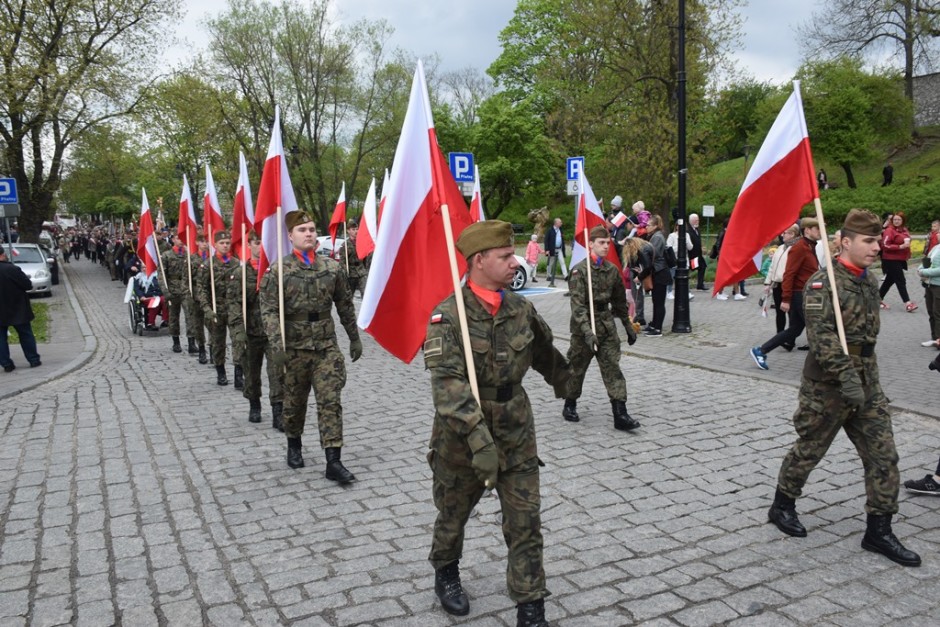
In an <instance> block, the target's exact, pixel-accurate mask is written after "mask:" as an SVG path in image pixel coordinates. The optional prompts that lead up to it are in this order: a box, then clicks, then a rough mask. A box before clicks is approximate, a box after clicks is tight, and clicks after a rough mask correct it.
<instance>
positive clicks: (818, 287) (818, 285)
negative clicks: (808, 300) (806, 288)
mask: <svg viewBox="0 0 940 627" xmlns="http://www.w3.org/2000/svg"><path fill="white" fill-rule="evenodd" d="M810 287H812V288H813V289H814V290H821V289H822V287H823V283H822V281H813V284H812V285H811V286H810Z"/></svg>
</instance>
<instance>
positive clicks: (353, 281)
mask: <svg viewBox="0 0 940 627" xmlns="http://www.w3.org/2000/svg"><path fill="white" fill-rule="evenodd" d="M358 234H359V223H358V222H357V221H356V219H355V218H349V220H347V221H346V241H345V242H343V245H342V246H340V247H339V250H338V252H337V254H336V261H338V262H339V263H340V264H342V265H343V266H345V265H346V259H347V255H348V258H349V272H348V275H349V293H350V294H355V293H356V290H359V294H360V295H361V296H364V295H365V291H366V277H367V276H368V274H369V273H368V271H367V270H366V266H365V264H364V263H362V261H361V260H360V259H359V255H358V253H357V252H356V236H357V235H358ZM344 249H345V250H344Z"/></svg>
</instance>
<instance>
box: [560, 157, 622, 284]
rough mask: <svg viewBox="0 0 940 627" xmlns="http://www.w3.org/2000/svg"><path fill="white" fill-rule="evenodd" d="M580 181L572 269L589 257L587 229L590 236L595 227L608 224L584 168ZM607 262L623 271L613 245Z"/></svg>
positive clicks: (579, 174) (579, 176)
mask: <svg viewBox="0 0 940 627" xmlns="http://www.w3.org/2000/svg"><path fill="white" fill-rule="evenodd" d="M578 179H579V180H578V189H579V190H580V191H579V193H578V204H577V209H576V210H575V220H574V242H575V243H574V245H573V246H572V247H571V267H572V268H573V267H574V265H575V264H576V263H578V262H580V261H581V260H582V259H584V258H585V257H587V250H588V243H589V242H586V241H584V230H585V229H587V232H588V234H590V233H591V229H593V228H594V227H595V226H603V227H606V226H607V222H606V220H605V219H604V212H603V211H601V206H600V203H598V202H597V197H596V196H595V195H594V190H593V189H592V188H591V184H590V183H588V180H587V175H586V174H585V173H584V168H581V170H580V172H579V173H578ZM607 261H609V262H610V263H612V264H614V265H615V266H617V269H618V270H621V271H622V270H623V266H622V264H621V263H620V257H618V256H617V249H616V247H615V246H614V245H613V244H611V245H610V248H608V249H607Z"/></svg>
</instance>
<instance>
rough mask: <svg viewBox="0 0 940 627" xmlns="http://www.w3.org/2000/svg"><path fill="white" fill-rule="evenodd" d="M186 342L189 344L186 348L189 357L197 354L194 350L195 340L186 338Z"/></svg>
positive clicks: (196, 350) (197, 350)
mask: <svg viewBox="0 0 940 627" xmlns="http://www.w3.org/2000/svg"><path fill="white" fill-rule="evenodd" d="M186 341H187V342H188V343H189V346H187V350H188V351H189V354H190V355H195V354H196V353H198V352H199V349H198V348H196V338H194V337H188V338H186Z"/></svg>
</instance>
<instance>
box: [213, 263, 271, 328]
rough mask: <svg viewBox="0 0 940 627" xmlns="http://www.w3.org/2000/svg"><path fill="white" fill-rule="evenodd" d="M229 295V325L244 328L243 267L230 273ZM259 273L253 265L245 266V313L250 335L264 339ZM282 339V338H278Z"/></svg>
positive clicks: (237, 267)
mask: <svg viewBox="0 0 940 627" xmlns="http://www.w3.org/2000/svg"><path fill="white" fill-rule="evenodd" d="M227 284H228V294H227V295H226V299H225V300H226V302H227V303H228V323H229V325H231V326H233V327H244V324H245V323H244V321H243V320H242V267H241V264H240V263H239V265H237V266H236V267H235V269H234V270H232V271H231V272H230V273H229V278H228V282H227ZM257 285H258V271H257V270H255V268H254V266H252V265H251V263H247V264H245V300H246V301H247V302H246V303H245V311H246V312H247V313H248V327H247V329H248V331H247V333H248V335H252V336H258V337H263V336H264V334H265V333H264V325H263V324H262V323H261V301H260V300H259V298H258V290H257ZM278 338H279V339H280V336H278Z"/></svg>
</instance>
